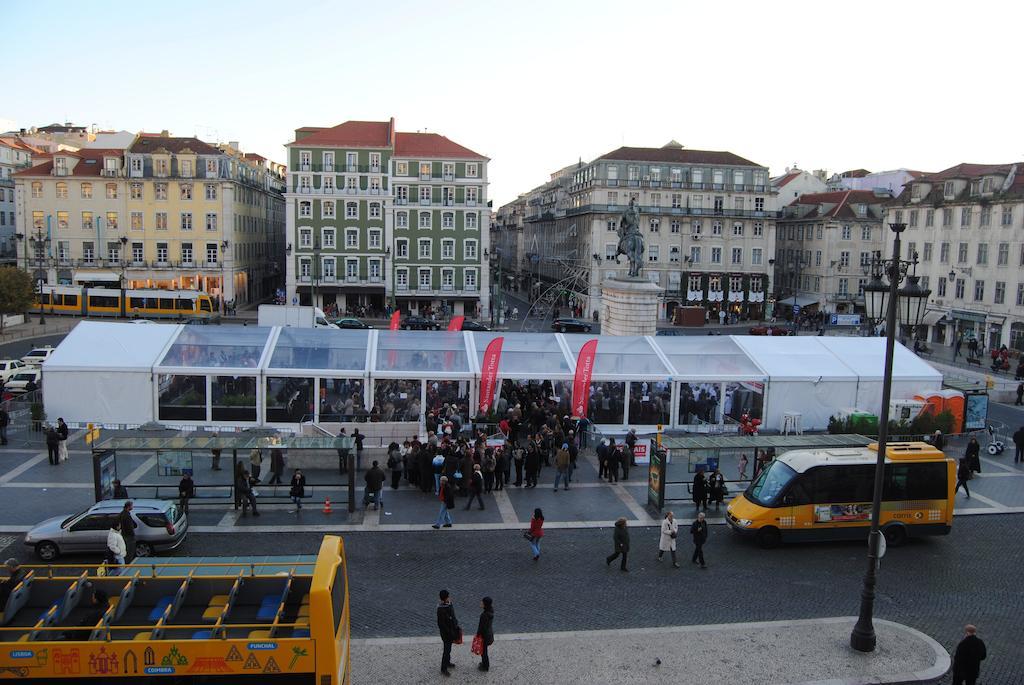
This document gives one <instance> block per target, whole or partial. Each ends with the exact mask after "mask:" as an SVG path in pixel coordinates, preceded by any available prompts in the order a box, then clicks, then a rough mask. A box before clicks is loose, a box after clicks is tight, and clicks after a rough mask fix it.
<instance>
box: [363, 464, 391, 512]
mask: <svg viewBox="0 0 1024 685" xmlns="http://www.w3.org/2000/svg"><path fill="white" fill-rule="evenodd" d="M363 479H364V480H365V481H366V489H365V490H363V506H364V507H365V506H366V505H367V504H369V503H370V495H371V494H372V495H373V508H374V510H376V509H377V507H378V506H380V505H382V504H384V502H382V501H381V499H382V498H381V495H382V494H383V493H384V481H385V480H387V476H386V475H385V474H384V471H383V470H382V469H381V467H380V466H379V465H378V463H377V461H376V460H374V462H373V466H371V467H370V470H369V471H367V472H366V475H365V476H363Z"/></svg>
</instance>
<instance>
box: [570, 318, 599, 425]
mask: <svg viewBox="0 0 1024 685" xmlns="http://www.w3.org/2000/svg"><path fill="white" fill-rule="evenodd" d="M596 356H597V339H596V338H595V339H594V340H588V341H587V342H585V343H584V344H583V347H582V348H581V349H580V354H579V356H578V357H577V358H576V378H575V379H574V380H573V382H572V415H573V416H575V417H576V418H580V419H582V418H585V417H586V416H587V406H588V404H589V402H588V400H589V399H590V377H591V376H592V375H593V374H594V357H596Z"/></svg>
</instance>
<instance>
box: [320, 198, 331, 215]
mask: <svg viewBox="0 0 1024 685" xmlns="http://www.w3.org/2000/svg"><path fill="white" fill-rule="evenodd" d="M320 210H321V214H322V215H323V218H325V219H333V218H334V210H335V206H334V200H321V201H320Z"/></svg>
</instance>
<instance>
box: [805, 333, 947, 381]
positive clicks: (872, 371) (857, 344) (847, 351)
mask: <svg viewBox="0 0 1024 685" xmlns="http://www.w3.org/2000/svg"><path fill="white" fill-rule="evenodd" d="M815 340H817V341H818V343H819V344H821V345H822V346H823V347H824V348H825V349H827V350H829V351H830V352H832V354H834V355H836V357H838V358H839V359H841V360H842V361H843V363H844V364H846V366H848V367H850V368H851V369H852V370H853V372H854V373H856V374H857V375H858V376H860V378H861V380H879V381H880V380H882V377H883V374H884V371H885V338H844V337H826V336H822V337H818V338H815ZM892 373H893V378H896V379H899V380H936V381H941V380H942V374H941V373H940V372H939V371H937V370H936V369H935V368H934V367H933V366H932V365H931V364H929V363H928V362H926V361H925V360H923V359H921V358H920V357H918V356H917V355H916V354H914V353H913V352H911V351H910V350H908V349H907V348H906V347H904V346H903V345H900V344H898V343H897V345H896V347H895V349H894V353H893V363H892Z"/></svg>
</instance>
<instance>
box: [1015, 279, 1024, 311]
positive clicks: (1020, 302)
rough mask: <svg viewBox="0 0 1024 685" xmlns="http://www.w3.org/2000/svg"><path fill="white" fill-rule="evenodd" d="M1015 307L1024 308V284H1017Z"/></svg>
mask: <svg viewBox="0 0 1024 685" xmlns="http://www.w3.org/2000/svg"><path fill="white" fill-rule="evenodd" d="M1017 306H1018V307H1024V283H1018V284H1017Z"/></svg>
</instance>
